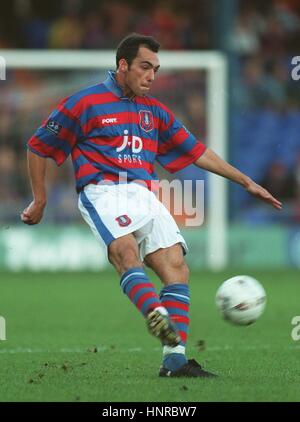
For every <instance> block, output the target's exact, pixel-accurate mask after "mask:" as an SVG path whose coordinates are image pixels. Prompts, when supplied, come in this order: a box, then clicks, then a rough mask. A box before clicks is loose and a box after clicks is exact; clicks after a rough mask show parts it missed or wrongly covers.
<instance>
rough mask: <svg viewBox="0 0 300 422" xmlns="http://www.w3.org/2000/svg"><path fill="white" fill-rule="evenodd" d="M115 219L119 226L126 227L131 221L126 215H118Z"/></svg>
mask: <svg viewBox="0 0 300 422" xmlns="http://www.w3.org/2000/svg"><path fill="white" fill-rule="evenodd" d="M116 221H117V222H118V223H119V226H121V227H127V226H129V224H130V223H131V222H132V221H131V219H130V218H129V217H128V215H126V214H124V215H120V217H117V218H116Z"/></svg>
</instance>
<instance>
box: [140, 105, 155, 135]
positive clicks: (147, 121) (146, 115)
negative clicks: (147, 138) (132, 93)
mask: <svg viewBox="0 0 300 422" xmlns="http://www.w3.org/2000/svg"><path fill="white" fill-rule="evenodd" d="M139 115H140V127H141V128H142V129H143V130H144V131H145V132H150V131H151V130H152V129H153V127H154V122H153V115H152V113H151V111H149V110H140V111H139Z"/></svg>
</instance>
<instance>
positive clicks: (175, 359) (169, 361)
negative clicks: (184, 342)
mask: <svg viewBox="0 0 300 422" xmlns="http://www.w3.org/2000/svg"><path fill="white" fill-rule="evenodd" d="M186 363H187V358H186V357H185V355H184V354H183V353H171V354H169V355H166V356H165V357H164V359H163V367H164V368H166V369H168V370H169V371H176V370H177V369H179V368H181V367H182V366H183V365H184V364H186Z"/></svg>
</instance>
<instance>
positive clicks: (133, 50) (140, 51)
mask: <svg viewBox="0 0 300 422" xmlns="http://www.w3.org/2000/svg"><path fill="white" fill-rule="evenodd" d="M159 48H160V45H159V43H158V42H157V41H156V40H155V39H154V38H153V37H150V36H146V35H140V34H131V35H128V36H127V37H126V38H124V39H123V40H122V41H121V42H120V44H119V45H118V48H117V54H116V64H117V75H118V76H117V78H118V82H119V83H120V84H121V85H122V86H123V87H124V89H125V91H126V92H127V94H130V93H133V94H134V95H145V94H147V93H148V92H149V90H150V87H151V84H152V82H153V81H154V77H155V73H156V72H157V71H158V69H159V60H158V57H157V53H158V50H159Z"/></svg>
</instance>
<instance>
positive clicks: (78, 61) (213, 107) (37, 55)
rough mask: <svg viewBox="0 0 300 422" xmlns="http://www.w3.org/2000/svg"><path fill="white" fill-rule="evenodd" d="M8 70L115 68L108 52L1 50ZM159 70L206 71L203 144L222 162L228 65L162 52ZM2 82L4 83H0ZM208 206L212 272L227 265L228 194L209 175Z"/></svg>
mask: <svg viewBox="0 0 300 422" xmlns="http://www.w3.org/2000/svg"><path fill="white" fill-rule="evenodd" d="M0 57H1V58H3V59H4V62H5V63H6V68H7V70H9V69H32V70H38V69H41V70H42V69H44V70H51V69H53V70H72V69H73V70H92V69H94V70H95V69H99V70H101V69H102V70H103V69H112V68H115V52H114V51H111V50H103V51H101V50H100V51H99V50H94V51H93V50H89V51H80V50H79V51H78V50H77V51H76V50H66V51H64V50H55V51H54V50H52V51H51V50H34V51H33V50H0ZM159 59H160V63H161V68H162V71H163V70H164V69H166V70H168V71H177V70H197V69H199V70H205V71H206V74H207V81H206V82H207V139H206V144H207V145H208V146H209V147H210V148H212V149H213V150H214V151H215V152H216V153H217V154H218V155H220V156H221V157H222V158H223V159H226V152H227V62H226V58H225V56H224V55H223V54H221V53H219V52H214V51H207V52H202V51H193V52H183V51H162V52H160V53H159ZM0 83H3V82H0ZM208 180H209V198H208V207H207V210H208V212H207V216H206V219H207V221H208V225H207V228H208V239H207V241H208V245H207V263H208V266H209V268H210V269H212V270H215V271H217V270H221V269H222V268H224V267H225V266H226V265H227V250H228V248H227V239H226V238H227V236H226V235H227V224H228V218H227V192H226V180H225V179H223V178H221V177H219V176H216V175H214V174H211V173H209V176H208Z"/></svg>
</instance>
